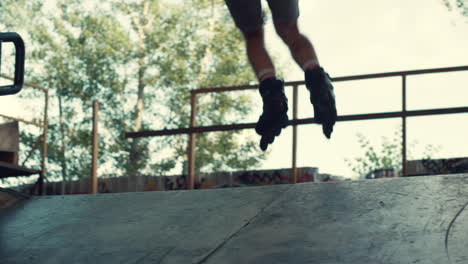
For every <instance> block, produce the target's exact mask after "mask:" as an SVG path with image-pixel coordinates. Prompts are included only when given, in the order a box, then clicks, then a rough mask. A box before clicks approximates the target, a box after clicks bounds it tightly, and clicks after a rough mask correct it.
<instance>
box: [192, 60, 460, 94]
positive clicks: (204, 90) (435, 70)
mask: <svg viewBox="0 0 468 264" xmlns="http://www.w3.org/2000/svg"><path fill="white" fill-rule="evenodd" d="M467 70H468V66H457V67H447V68H433V69H424V70H412V71H398V72H384V73H373V74H364V75H352V76H344V77H335V78H331V79H332V81H333V82H342V81H355V80H365V79H375V78H386V77H399V76H402V75H407V76H408V75H419V74H429V73H443V72H456V71H467ZM304 84H305V82H304V81H295V82H286V83H285V86H293V87H294V86H295V85H304ZM257 88H258V85H242V86H232V87H218V88H202V89H198V90H194V91H193V93H197V94H201V93H219V92H228V91H241V90H253V89H257Z"/></svg>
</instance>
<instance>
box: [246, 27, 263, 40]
mask: <svg viewBox="0 0 468 264" xmlns="http://www.w3.org/2000/svg"><path fill="white" fill-rule="evenodd" d="M242 34H243V35H244V38H245V40H246V41H247V42H249V41H259V40H260V41H261V40H263V29H258V30H255V31H250V32H242Z"/></svg>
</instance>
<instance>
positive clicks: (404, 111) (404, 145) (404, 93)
mask: <svg viewBox="0 0 468 264" xmlns="http://www.w3.org/2000/svg"><path fill="white" fill-rule="evenodd" d="M402 111H403V117H402V148H401V159H402V166H401V173H402V176H403V177H404V176H406V175H407V172H406V75H402Z"/></svg>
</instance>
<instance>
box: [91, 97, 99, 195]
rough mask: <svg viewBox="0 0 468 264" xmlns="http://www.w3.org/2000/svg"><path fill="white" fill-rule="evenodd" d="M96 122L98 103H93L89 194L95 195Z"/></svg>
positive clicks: (96, 162)
mask: <svg viewBox="0 0 468 264" xmlns="http://www.w3.org/2000/svg"><path fill="white" fill-rule="evenodd" d="M98 121H99V103H98V102H97V101H94V102H93V139H92V161H91V181H90V193H92V194H95V193H97V192H98V180H97V166H98V155H99V135H98Z"/></svg>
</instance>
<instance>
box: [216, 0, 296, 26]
mask: <svg viewBox="0 0 468 264" xmlns="http://www.w3.org/2000/svg"><path fill="white" fill-rule="evenodd" d="M298 1H299V0H267V2H268V5H269V6H270V10H271V13H272V15H273V21H274V22H275V23H278V22H279V23H294V22H296V21H297V18H298V17H299V6H298ZM225 2H226V5H227V6H228V8H229V12H230V13H231V16H232V18H233V19H234V23H236V26H237V27H238V28H239V29H240V30H241V31H242V32H252V31H256V30H258V29H260V28H262V26H263V13H262V3H261V0H225Z"/></svg>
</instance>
